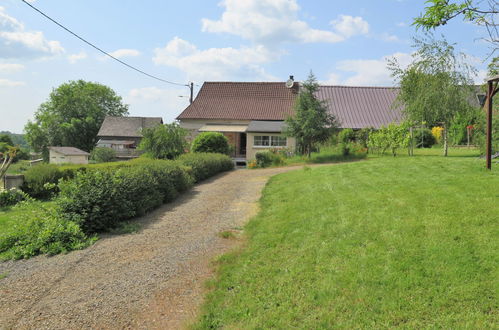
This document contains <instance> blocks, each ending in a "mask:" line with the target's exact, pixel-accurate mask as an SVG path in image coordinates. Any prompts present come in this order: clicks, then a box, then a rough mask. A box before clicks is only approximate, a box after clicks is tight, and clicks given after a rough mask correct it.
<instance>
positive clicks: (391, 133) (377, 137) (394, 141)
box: [368, 123, 431, 156]
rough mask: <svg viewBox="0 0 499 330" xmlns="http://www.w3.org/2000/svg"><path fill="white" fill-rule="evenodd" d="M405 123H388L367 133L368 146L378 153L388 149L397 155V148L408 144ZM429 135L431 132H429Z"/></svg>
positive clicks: (408, 137)
mask: <svg viewBox="0 0 499 330" xmlns="http://www.w3.org/2000/svg"><path fill="white" fill-rule="evenodd" d="M407 126H408V124H407V123H402V124H400V125H397V124H394V123H392V124H389V125H388V126H386V127H381V128H380V129H379V130H377V131H374V132H372V133H371V134H369V141H368V146H369V148H370V149H371V150H372V151H374V152H377V153H379V154H384V153H385V152H386V150H388V149H390V150H391V151H392V154H393V156H396V155H397V149H399V148H403V147H407V146H409V142H410V138H411V137H410V135H409V132H408V130H407ZM430 135H431V134H430Z"/></svg>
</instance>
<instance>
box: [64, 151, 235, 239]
mask: <svg viewBox="0 0 499 330" xmlns="http://www.w3.org/2000/svg"><path fill="white" fill-rule="evenodd" d="M232 168H233V163H232V160H231V159H230V158H229V157H228V156H225V155H219V154H190V155H184V156H182V157H180V158H179V160H176V161H170V160H147V161H140V162H137V163H135V164H134V165H133V166H124V167H118V168H113V167H110V168H108V169H103V170H86V171H79V172H77V174H76V176H75V177H74V178H73V179H71V180H65V181H62V182H61V183H60V184H59V188H60V194H59V198H58V200H57V204H58V206H59V212H60V213H61V215H62V216H63V217H65V218H67V219H68V220H71V221H75V222H77V223H79V224H80V225H81V227H82V229H83V231H84V232H85V233H93V232H99V231H104V230H107V229H109V228H112V227H115V226H116V225H117V224H118V223H119V222H121V221H124V220H127V219H130V218H132V217H135V216H139V215H143V214H144V213H146V212H148V211H150V210H152V209H154V208H156V207H158V206H159V205H161V204H162V203H165V202H169V201H171V200H173V199H174V198H175V197H177V195H178V194H180V193H181V192H183V191H185V190H187V189H188V188H190V187H191V185H192V184H193V183H194V182H199V181H201V180H203V179H206V178H208V177H210V176H212V175H215V174H217V173H219V172H222V171H227V170H230V169H232ZM110 169H112V170H110Z"/></svg>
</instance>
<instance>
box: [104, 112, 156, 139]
mask: <svg viewBox="0 0 499 330" xmlns="http://www.w3.org/2000/svg"><path fill="white" fill-rule="evenodd" d="M162 123H163V119H162V118H161V117H110V116H108V117H106V118H104V122H103V123H102V125H101V127H100V129H99V133H97V136H119V137H142V134H141V133H140V131H141V129H143V128H149V127H153V126H156V125H159V124H162Z"/></svg>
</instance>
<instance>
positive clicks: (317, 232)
mask: <svg viewBox="0 0 499 330" xmlns="http://www.w3.org/2000/svg"><path fill="white" fill-rule="evenodd" d="M440 154H441V150H440V149H435V148H433V149H417V150H415V156H414V157H409V156H407V154H406V153H405V154H400V155H398V156H397V157H391V156H390V157H381V156H377V155H371V156H370V157H369V161H366V162H353V163H345V164H338V165H335V166H327V167H317V168H312V167H308V166H304V167H303V169H302V170H297V171H293V172H288V173H285V174H280V175H278V176H274V177H273V178H272V179H271V180H270V182H269V183H268V185H267V186H266V188H265V190H264V192H263V197H262V199H261V202H260V203H261V211H260V213H259V214H258V215H257V216H256V217H255V218H253V219H252V220H251V221H250V222H249V223H248V224H247V225H246V227H245V232H246V240H245V244H244V245H243V247H242V248H240V249H239V250H236V251H234V252H233V253H230V254H226V255H223V256H221V257H219V258H218V259H217V262H216V264H217V268H218V276H217V278H216V279H215V280H213V281H211V282H209V288H210V293H209V294H208V298H207V301H206V303H205V305H204V308H203V312H202V315H201V317H200V318H199V319H198V321H197V323H196V324H195V325H194V328H199V329H206V328H309V329H316V328H359V327H360V328H389V327H402V328H493V327H494V326H495V325H496V324H497V322H498V321H499V320H498V318H497V313H496V311H497V301H498V297H497V290H496V289H497V287H498V285H499V282H498V278H497V276H496V275H495V274H496V271H497V264H498V262H499V258H498V256H497V253H496V252H495V251H497V250H498V248H499V246H498V241H497V235H498V232H497V219H498V218H497V214H499V202H498V197H497V183H498V182H499V172H498V171H497V170H493V171H492V172H490V171H487V170H485V168H484V162H483V160H480V159H478V158H477V155H478V154H479V152H478V150H476V149H466V148H455V149H454V148H450V150H449V154H448V157H441V156H440V157H437V155H440Z"/></svg>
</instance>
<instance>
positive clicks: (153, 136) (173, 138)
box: [139, 123, 188, 159]
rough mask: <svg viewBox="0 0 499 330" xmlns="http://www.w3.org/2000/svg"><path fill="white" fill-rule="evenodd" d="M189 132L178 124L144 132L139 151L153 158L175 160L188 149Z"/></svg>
mask: <svg viewBox="0 0 499 330" xmlns="http://www.w3.org/2000/svg"><path fill="white" fill-rule="evenodd" d="M187 133H188V132H187V130H186V129H184V128H182V127H180V125H179V124H177V123H171V124H164V125H157V126H155V127H151V128H146V129H143V130H142V135H143V138H142V141H141V142H140V145H139V149H141V150H144V151H145V152H146V153H147V154H149V155H150V156H151V157H153V158H159V159H174V158H176V157H178V156H180V155H181V154H183V153H184V152H185V149H186V148H187V141H186V139H185V137H186V136H187Z"/></svg>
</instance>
